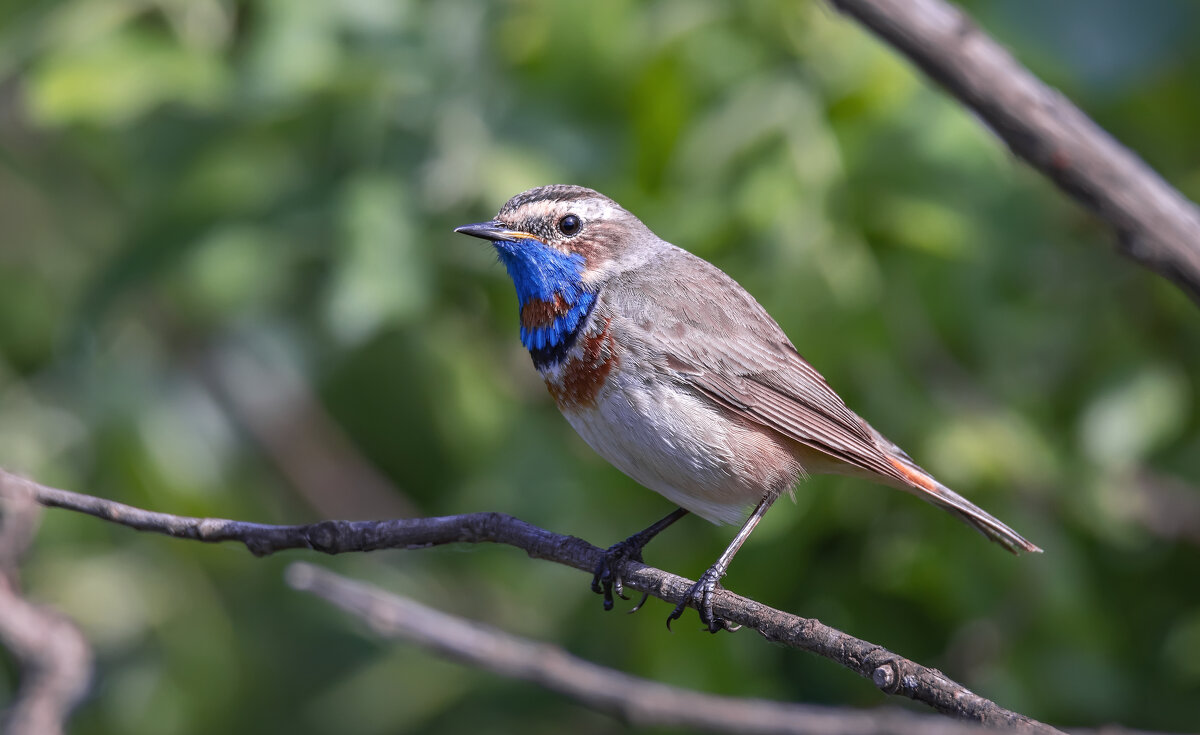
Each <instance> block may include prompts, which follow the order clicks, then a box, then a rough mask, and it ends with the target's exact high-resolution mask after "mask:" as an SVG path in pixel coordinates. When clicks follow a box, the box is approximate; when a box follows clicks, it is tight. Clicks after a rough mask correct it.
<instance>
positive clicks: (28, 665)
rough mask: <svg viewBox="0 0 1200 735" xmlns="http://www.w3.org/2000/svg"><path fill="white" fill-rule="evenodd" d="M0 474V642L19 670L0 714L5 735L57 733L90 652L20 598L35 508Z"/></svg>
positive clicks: (48, 614) (70, 631) (84, 679)
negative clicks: (20, 575) (0, 489)
mask: <svg viewBox="0 0 1200 735" xmlns="http://www.w3.org/2000/svg"><path fill="white" fill-rule="evenodd" d="M4 480H5V478H4V477H2V476H0V484H4V486H5V487H4V492H3V493H0V506H2V507H0V512H2V513H3V517H2V519H0V644H3V645H4V647H5V648H7V649H8V650H9V651H11V652H12V654H13V656H14V657H15V658H16V660H17V661H18V662H19V664H20V667H21V685H20V689H19V690H18V691H17V693H16V696H15V697H13V700H12V702H11V704H10V705H9V706H8V708H7V710H6V711H5V712H4V718H3V722H0V730H2V731H3V732H6V733H9V735H58V734H59V733H62V732H63V731H64V730H65V727H66V722H67V718H68V717H69V716H70V714H71V711H72V710H73V709H74V708H75V705H76V704H78V703H79V701H80V700H81V699H82V698H83V695H84V694H85V693H86V692H87V687H88V682H89V681H90V679H91V671H92V652H91V648H90V647H89V646H88V643H87V640H86V639H85V638H84V637H83V634H82V633H81V632H80V631H79V628H77V627H76V626H75V624H74V623H73V622H72V621H71V620H69V619H68V618H66V617H65V616H63V615H62V614H61V613H59V612H57V611H55V610H52V609H51V608H49V607H46V606H44V605H35V604H34V603H32V602H30V601H29V600H26V599H25V598H24V597H22V596H21V591H20V585H19V582H18V573H17V570H18V564H19V562H20V558H21V556H22V554H23V553H24V552H25V549H26V548H27V546H28V545H29V542H30V541H31V540H32V539H33V534H34V531H35V529H36V528H37V521H38V514H39V510H40V509H39V508H38V506H37V505H36V503H35V502H34V498H33V497H32V494H31V493H29V492H25V491H23V490H22V488H21V487H19V486H18V487H10V485H11V483H5V482H4Z"/></svg>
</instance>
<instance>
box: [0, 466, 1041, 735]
mask: <svg viewBox="0 0 1200 735" xmlns="http://www.w3.org/2000/svg"><path fill="white" fill-rule="evenodd" d="M10 488H26V489H27V490H28V491H29V492H32V494H33V495H34V497H35V498H36V499H37V501H38V502H39V503H41V504H43V505H46V506H51V507H57V508H65V509H68V510H74V511H78V512H81V513H87V514H88V515H92V516H95V517H97V518H102V519H104V520H108V521H112V522H114V523H119V524H121V525H124V526H129V527H130V528H134V529H137V530H140V531H150V532H153V533H162V534H166V535H168V536H175V537H177V538H187V539H193V540H196V541H204V542H210V543H215V542H220V541H236V542H239V543H242V544H244V545H245V546H246V548H247V549H249V550H250V551H251V552H252V553H253V554H255V555H257V556H264V555H267V554H272V553H275V552H277V551H283V550H285V549H313V550H315V551H321V552H324V553H327V554H340V553H346V552H359V551H374V550H378V549H422V548H427V547H430V546H438V545H442V544H451V543H499V544H506V545H509V546H515V547H517V548H519V549H523V550H524V551H525V552H526V553H527V554H529V556H531V557H533V558H535V559H546V560H548V561H553V562H557V563H559V564H564V565H566V566H569V567H573V568H575V569H579V570H582V571H585V572H588V573H591V572H592V570H594V569H595V568H596V565H597V563H598V562H599V561H600V559H601V556H602V554H603V551H602V550H601V549H599V548H597V547H595V546H592V545H591V544H589V543H587V542H586V541H583V540H582V539H579V538H576V537H574V536H563V535H560V534H556V533H552V532H550V531H547V530H545V529H542V528H538V527H537V526H534V525H532V524H529V523H526V522H525V521H522V520H519V519H517V518H513V517H512V516H509V515H505V514H503V513H469V514H466V515H459V516H444V517H440V518H412V519H403V520H387V521H322V522H320V523H314V524H311V525H303V526H272V525H266V524H261V523H246V522H243V521H232V520H224V519H218V518H188V517H185V516H176V515H170V514H167V513H154V512H151V511H147V510H142V509H140V508H134V507H132V506H128V505H124V504H121V503H116V502H113V501H110V500H104V499H102V498H97V497H94V496H91V495H83V494H80V493H73V492H69V491H67V490H58V489H55V488H49V487H45V486H43V485H39V484H37V483H35V482H32V481H30V480H26V479H24V478H20V477H17V476H16V475H13V474H11V473H8V472H5V471H4V470H0V494H6V493H8V492H9V491H10ZM623 577H624V579H625V585H626V586H627V587H629V588H631V589H635V590H638V591H639V592H647V593H649V594H651V595H654V596H655V597H658V598H660V599H663V600H666V601H668V602H670V603H677V602H679V600H680V599H682V598H683V597H684V595H685V594H686V593H687V591H688V589H689V588H690V587H691V585H692V582H691V580H687V579H684V578H683V577H679V576H676V575H674V574H670V573H668V572H664V571H662V570H660V569H655V568H653V567H649V566H646V565H645V564H641V563H638V562H627V563H626V564H625V569H624V572H623ZM713 609H714V611H715V612H716V614H718V615H719V616H720V617H722V618H724V619H726V620H729V621H731V622H733V623H737V624H740V625H742V626H744V627H747V628H753V629H754V630H757V631H758V632H759V633H760V634H761V635H762V636H763V637H765V638H767V639H768V640H772V641H778V642H780V643H784V644H787V645H789V646H792V647H795V648H800V649H803V650H805V651H811V652H812V653H816V654H818V655H820V656H824V657H825V658H828V659H830V660H832V661H836V662H837V663H839V664H841V665H842V666H845V667H846V668H848V669H850V670H851V671H854V672H856V673H858V674H859V675H861V676H864V677H866V678H868V679H871V680H872V681H873V682H874V683H875V685H876V686H878V687H879V688H880V689H881V690H882V691H884V692H885V693H887V694H895V695H900V696H904V697H908V698H910V699H914V700H916V701H918V702H922V703H924V704H927V705H929V706H931V707H933V708H934V709H936V710H938V711H939V712H942V713H944V714H948V715H952V716H954V717H959V718H962V719H965V720H971V721H974V722H978V723H981V724H984V725H987V726H989V727H996V728H1008V729H1014V730H1021V731H1023V732H1037V733H1056V732H1058V731H1057V730H1055V729H1054V728H1052V727H1050V726H1048V725H1045V724H1042V723H1040V722H1037V721H1036V720H1032V719H1030V718H1028V717H1025V716H1024V715H1021V714H1018V713H1016V712H1012V711H1009V710H1006V709H1004V708H1002V707H1000V706H999V705H997V704H996V703H994V702H992V701H990V700H988V699H984V698H983V697H981V696H979V695H978V694H975V693H974V692H971V691H970V690H968V689H967V688H965V687H963V686H962V685H961V684H958V683H957V682H955V681H952V680H951V679H949V678H947V677H946V676H944V675H943V674H942V673H941V672H940V671H937V670H936V669H930V668H927V667H925V666H922V665H920V664H918V663H916V662H915V661H910V660H909V659H906V658H904V657H902V656H898V655H897V654H895V653H892V652H891V651H889V650H887V649H886V648H883V647H881V646H877V645H875V644H873V643H869V642H867V641H864V640H861V639H858V638H855V637H853V636H851V635H847V634H846V633H843V632H841V631H840V630H837V629H835V628H831V627H829V626H828V625H824V624H822V623H821V622H819V621H817V620H812V619H809V618H801V617H799V616H796V615H792V614H790V613H786V612H783V611H781V610H776V609H773V608H770V607H767V606H766V605H763V604H760V603H758V602H755V601H754V600H750V599H747V598H745V597H742V596H740V595H736V594H733V593H732V592H729V591H727V590H721V591H719V592H718V593H717V594H716V595H715V599H714V605H713Z"/></svg>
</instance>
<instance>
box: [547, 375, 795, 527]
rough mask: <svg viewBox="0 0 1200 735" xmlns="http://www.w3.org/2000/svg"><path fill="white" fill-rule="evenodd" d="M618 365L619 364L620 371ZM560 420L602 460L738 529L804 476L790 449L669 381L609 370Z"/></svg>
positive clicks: (775, 437) (777, 438) (693, 509)
mask: <svg viewBox="0 0 1200 735" xmlns="http://www.w3.org/2000/svg"><path fill="white" fill-rule="evenodd" d="M622 367H623V366H622ZM563 415H564V416H566V418H567V421H569V422H570V423H571V426H573V427H575V430H576V431H577V432H579V435H580V436H582V437H583V439H584V441H586V442H587V443H588V444H589V445H590V446H591V447H592V448H593V449H595V450H596V452H597V453H599V454H600V456H602V457H604V458H605V459H606V460H608V461H609V462H611V463H612V464H613V465H614V466H615V467H617V468H618V469H620V470H621V471H622V472H624V473H625V474H627V475H629V476H630V477H632V478H633V479H634V480H637V481H638V482H639V483H641V484H642V485H645V486H646V487H648V488H650V489H651V490H654V491H655V492H657V493H659V494H661V495H662V496H663V497H665V498H667V499H668V500H670V501H671V502H673V503H677V504H678V505H680V506H681V507H683V508H686V509H688V510H689V511H691V512H693V513H695V514H696V515H699V516H701V517H702V518H705V519H707V520H709V521H711V522H713V523H738V522H740V520H741V519H742V518H743V517H744V516H745V513H746V511H747V509H748V508H749V507H750V506H753V505H754V504H755V503H757V502H758V501H759V500H761V499H762V498H763V497H764V496H765V495H766V494H767V493H780V492H783V491H786V490H790V489H791V487H792V486H793V485H794V484H795V482H796V481H797V480H798V479H799V477H800V475H801V474H802V473H803V470H802V468H801V467H800V464H799V463H798V462H797V461H796V459H795V457H794V453H793V447H791V446H790V442H788V440H786V439H783V438H782V437H780V436H779V435H777V434H774V433H772V432H770V431H768V430H766V429H763V428H761V427H757V426H753V425H750V424H749V423H747V422H745V421H742V420H740V419H737V418H735V417H733V416H732V414H728V413H725V412H722V411H720V410H719V409H717V408H716V407H714V406H713V405H712V404H710V403H707V402H706V401H705V400H704V399H703V398H701V397H699V396H697V395H694V394H692V393H690V392H688V391H686V390H684V389H682V388H679V387H677V386H675V385H674V384H672V383H669V382H665V381H663V382H648V381H646V380H644V379H642V377H641V376H638V377H631V376H630V375H629V372H628V371H626V370H622V369H618V370H614V371H613V373H612V374H610V375H609V376H608V379H607V381H606V382H605V384H604V387H603V388H602V389H601V390H600V392H599V395H597V396H596V400H595V402H594V403H593V404H592V405H589V406H586V407H579V408H564V410H563Z"/></svg>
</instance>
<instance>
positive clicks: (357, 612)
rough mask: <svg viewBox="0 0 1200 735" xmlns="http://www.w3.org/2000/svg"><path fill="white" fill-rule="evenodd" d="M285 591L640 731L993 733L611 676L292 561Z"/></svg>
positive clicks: (554, 649) (894, 714) (886, 711)
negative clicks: (548, 691)
mask: <svg viewBox="0 0 1200 735" xmlns="http://www.w3.org/2000/svg"><path fill="white" fill-rule="evenodd" d="M287 579H288V583H289V584H290V585H291V586H292V587H293V588H295V589H297V590H301V591H304V592H310V593H312V594H314V595H316V596H318V597H320V598H322V599H324V600H326V601H328V602H330V603H331V604H333V605H335V606H336V607H339V608H341V609H342V610H345V611H346V612H348V613H350V614H352V615H354V616H356V617H358V618H360V619H362V620H363V621H364V622H366V623H367V624H368V625H369V626H370V627H371V629H372V630H373V631H375V632H376V633H378V634H379V635H382V636H384V637H386V638H400V639H403V640H407V641H410V642H412V643H415V644H417V645H419V646H421V647H423V648H426V649H429V650H431V651H433V652H434V653H437V654H439V655H442V656H447V657H449V658H453V659H457V660H459V661H463V662H465V663H467V664H470V665H472V666H476V667H479V668H482V669H485V670H487V671H492V672H494V673H497V674H500V675H502V676H507V677H512V678H515V679H522V680H524V681H531V682H534V683H536V684H540V685H541V686H544V687H546V688H547V689H551V690H553V691H556V692H559V693H560V694H565V695H566V696H568V697H570V698H572V699H575V700H577V701H579V702H581V703H583V704H584V705H586V706H588V707H591V708H593V709H596V710H599V711H601V712H605V713H607V714H611V715H615V716H619V717H621V718H622V719H624V720H626V721H628V722H631V723H633V724H635V725H640V726H659V727H662V726H670V727H686V728H693V729H697V730H704V731H709V732H738V733H755V734H760V735H765V734H766V733H791V734H792V735H835V734H836V735H875V734H882V733H892V734H894V735H910V734H911V735H973V734H976V733H983V732H995V730H988V729H986V728H981V727H979V726H978V725H975V724H973V723H967V722H955V721H953V720H948V719H946V718H944V717H939V716H937V715H926V714H916V713H913V712H906V711H904V710H900V709H894V708H879V709H871V710H856V709H847V708H838V707H822V706H817V705H801V704H789V703H783V702H772V701H769V700H765V699H747V698H740V697H726V696H721V695H717V694H706V693H703V692H696V691H691V690H687V689H681V688H679V687H674V686H670V685H667V684H662V683H659V682H656V681H650V680H648V679H641V678H638V677H636V676H630V675H629V674H625V673H622V672H620V671H615V670H613V669H610V668H606V667H603V666H599V665H597V664H594V663H591V662H589V661H585V660H583V659H580V658H577V657H575V656H573V655H571V654H570V653H567V652H566V651H564V650H563V649H562V648H559V647H558V646H554V645H550V644H548V643H542V642H538V641H532V640H529V639H527V638H521V637H518V636H515V635H512V634H510V633H505V632H504V631H501V630H497V629H495V628H493V627H491V626H488V625H485V624H483V623H477V622H473V621H469V620H464V619H463V618H459V617H456V616H454V615H449V614H447V613H444V612H440V611H438V610H434V609H432V608H429V607H426V606H424V605H422V604H420V603H418V602H415V601H414V600H411V599H409V598H407V597H401V596H398V595H394V594H390V593H387V592H384V591H383V590H380V589H378V588H377V587H373V586H371V585H368V584H365V583H362V582H357V581H354V580H350V579H346V578H345V577H342V576H340V575H337V574H334V573H333V572H330V571H327V570H325V569H321V568H320V567H316V566H313V565H312V564H306V563H304V562H296V563H294V564H292V565H291V566H290V567H289V568H288V570H287Z"/></svg>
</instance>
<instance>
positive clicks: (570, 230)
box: [558, 214, 580, 237]
mask: <svg viewBox="0 0 1200 735" xmlns="http://www.w3.org/2000/svg"><path fill="white" fill-rule="evenodd" d="M579 228H580V222H579V218H578V217H576V216H575V215H573V214H568V215H567V216H566V217H563V218H562V219H560V220H559V221H558V231H559V232H561V233H562V234H564V235H566V236H567V237H570V236H571V235H574V234H575V233H577V232H579Z"/></svg>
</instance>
